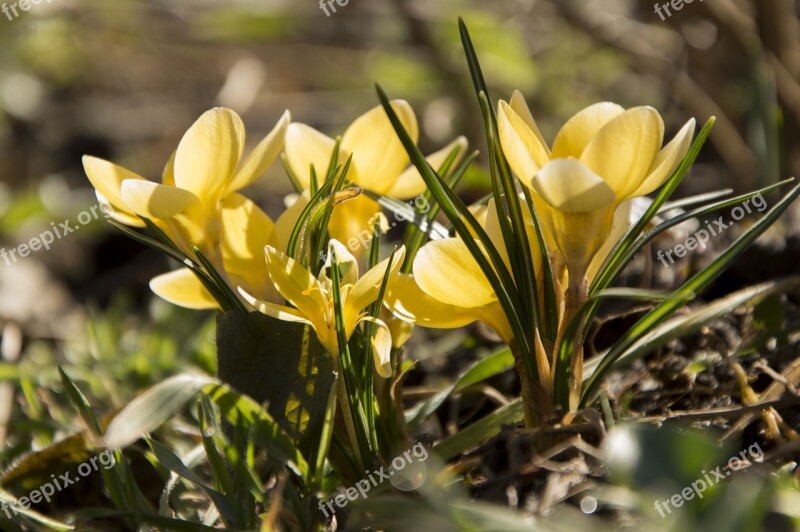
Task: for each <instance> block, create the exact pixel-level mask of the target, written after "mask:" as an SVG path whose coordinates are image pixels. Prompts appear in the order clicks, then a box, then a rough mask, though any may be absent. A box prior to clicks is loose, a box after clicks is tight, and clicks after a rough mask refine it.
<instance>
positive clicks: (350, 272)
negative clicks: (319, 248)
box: [325, 238, 358, 286]
mask: <svg viewBox="0 0 800 532" xmlns="http://www.w3.org/2000/svg"><path fill="white" fill-rule="evenodd" d="M334 258H336V264H337V265H338V266H339V269H340V271H344V274H343V276H342V278H341V282H342V286H344V285H347V284H350V285H352V284H354V283H355V282H356V281H357V280H358V260H357V259H356V258H355V257H354V256H353V254H352V253H350V251H349V250H348V249H347V248H346V247H345V245H344V244H342V243H341V242H339V241H338V240H336V239H335V238H331V240H330V242H328V256H327V257H326V259H325V268H326V269H327V268H330V267H331V266H332V265H333V259H334Z"/></svg>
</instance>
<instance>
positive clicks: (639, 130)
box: [497, 91, 695, 284]
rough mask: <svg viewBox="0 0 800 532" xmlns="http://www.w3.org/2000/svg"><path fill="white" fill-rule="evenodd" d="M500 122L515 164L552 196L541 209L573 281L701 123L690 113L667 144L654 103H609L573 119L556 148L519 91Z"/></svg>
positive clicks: (530, 183) (668, 171)
mask: <svg viewBox="0 0 800 532" xmlns="http://www.w3.org/2000/svg"><path fill="white" fill-rule="evenodd" d="M497 122H498V133H499V137H500V142H501V145H502V147H503V151H504V153H505V155H506V158H507V159H508V162H509V164H510V165H511V168H512V170H513V171H514V173H515V174H516V175H517V177H518V178H519V179H520V180H521V181H522V183H523V184H524V185H526V186H527V187H529V188H531V189H532V190H533V191H534V192H535V194H536V195H538V196H539V197H541V198H542V199H543V200H544V201H545V202H546V206H545V208H544V209H543V210H544V212H543V213H542V212H540V215H541V216H542V218H543V220H544V222H545V223H546V224H547V225H548V227H549V228H550V231H551V233H552V234H553V237H554V239H555V242H556V244H557V246H558V248H559V250H560V251H561V254H562V256H563V259H564V262H565V263H566V266H567V270H568V271H569V274H570V277H571V278H572V280H571V281H570V284H573V282H580V281H581V280H582V279H583V277H584V276H585V274H586V270H587V268H588V267H589V264H590V262H591V261H592V259H593V257H594V256H595V255H596V254H597V252H598V250H599V249H600V248H601V246H603V244H604V243H605V242H606V240H607V239H608V237H609V234H610V232H611V227H612V221H613V218H614V211H615V210H616V209H617V207H618V206H619V205H620V204H621V203H622V202H623V201H625V200H627V199H630V198H634V197H638V196H644V195H646V194H649V193H650V192H652V191H654V190H655V189H657V188H658V187H660V186H661V184H662V183H664V181H665V180H666V179H667V178H669V176H670V175H672V173H673V172H674V171H675V169H676V168H677V166H678V165H679V164H680V162H681V160H682V159H683V158H684V156H685V155H686V153H687V151H688V150H689V147H690V145H691V141H692V137H693V135H694V129H695V121H694V119H691V120H689V121H688V122H687V123H686V125H684V126H683V128H682V129H681V130H680V131H679V132H678V134H677V135H676V136H675V138H674V139H672V141H670V142H669V143H668V144H667V145H666V146H664V147H663V149H662V142H663V139H664V122H663V120H662V119H661V116H660V115H659V113H658V112H657V111H656V110H655V109H653V108H652V107H634V108H632V109H628V110H625V109H623V108H622V107H620V106H619V105H616V104H613V103H608V102H604V103H598V104H595V105H592V106H590V107H587V108H586V109H584V110H582V111H580V112H579V113H578V114H576V115H575V116H573V117H572V118H571V119H570V120H569V121H567V123H566V124H565V125H564V127H563V128H561V131H559V133H558V135H557V136H556V139H555V141H554V143H553V148H552V151H551V150H550V148H548V146H547V143H546V142H545V141H544V138H543V137H542V134H541V132H540V131H539V128H538V127H537V125H536V122H535V121H534V119H533V116H532V115H531V112H530V109H529V108H528V106H527V104H526V103H525V99H524V98H523V97H522V95H521V94H520V93H519V92H518V91H515V92H514V94H513V96H512V97H511V100H510V102H509V103H506V102H504V101H502V100H501V101H500V102H499V104H498V109H497ZM537 209H538V205H537Z"/></svg>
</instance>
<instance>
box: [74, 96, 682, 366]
mask: <svg viewBox="0 0 800 532" xmlns="http://www.w3.org/2000/svg"><path fill="white" fill-rule="evenodd" d="M391 109H392V110H393V111H394V114H395V115H396V117H397V118H398V119H399V121H400V123H401V125H402V126H403V128H404V129H405V131H406V133H407V135H408V137H410V139H411V140H412V141H413V142H414V143H416V141H417V138H418V135H419V129H418V125H417V120H416V117H415V114H414V111H413V110H412V109H411V107H410V105H409V104H408V103H407V102H405V101H402V100H395V101H392V102H391ZM386 112H387V111H386V110H385V109H384V108H382V107H381V106H378V107H375V108H373V109H371V110H370V111H368V112H367V113H365V114H364V115H362V116H360V117H359V118H357V119H356V120H355V121H354V122H353V123H352V124H351V125H350V126H349V127H348V128H347V130H346V131H345V132H344V133H343V134H342V135H341V137H337V138H335V139H334V138H331V137H329V136H327V135H325V134H323V133H321V132H319V131H317V130H315V129H313V128H312V127H310V126H308V125H305V124H301V123H296V122H291V118H290V115H289V112H288V111H287V112H286V113H285V114H284V115H283V116H282V117H281V119H280V120H279V121H278V123H277V124H276V125H275V127H274V128H273V129H272V131H270V133H269V134H268V135H267V136H266V137H265V138H264V139H263V140H261V141H260V142H259V143H258V144H257V145H256V147H255V148H254V149H253V151H252V152H251V153H250V154H249V155H248V156H247V157H246V158H242V154H243V151H244V146H245V130H244V126H243V124H242V120H241V119H240V118H239V116H238V115H237V114H236V113H234V112H233V111H231V110H229V109H222V108H216V109H212V110H210V111H208V112H206V113H205V114H203V115H202V116H201V117H200V118H199V119H198V120H197V122H195V124H194V125H193V126H192V127H191V128H190V129H189V130H188V131H187V132H186V134H185V135H184V137H183V139H182V140H181V141H180V144H179V145H178V148H177V150H176V151H175V153H174V155H173V156H172V157H171V158H170V160H169V162H168V163H167V165H166V167H165V169H164V172H163V175H162V180H161V183H160V184H158V183H155V182H152V181H149V180H147V179H145V178H143V177H141V176H139V175H138V174H135V173H133V172H131V171H129V170H126V169H125V168H122V167H120V166H117V165H115V164H113V163H111V162H108V161H104V160H101V159H97V158H94V157H89V156H87V157H85V158H84V167H85V170H86V173H87V175H88V177H89V179H90V180H91V182H92V184H93V185H94V187H95V188H96V190H97V195H98V198H99V199H100V201H101V202H103V204H104V205H106V206H107V207H108V208H109V211H110V212H111V215H112V217H114V218H115V219H116V220H117V221H119V222H122V223H124V224H127V225H132V226H143V225H145V223H146V221H149V222H151V223H152V224H153V225H154V226H155V228H157V229H159V230H161V231H162V232H163V234H164V235H166V237H167V238H168V239H169V241H170V242H172V243H173V244H174V246H175V247H176V248H177V249H178V250H180V251H182V252H183V253H184V254H185V255H186V256H193V254H196V253H197V252H199V253H201V254H202V256H203V257H204V258H206V259H207V260H208V262H209V263H210V264H211V265H212V267H213V268H214V269H215V270H216V272H217V273H218V274H219V275H220V277H221V278H222V279H223V281H224V282H225V283H227V285H228V286H229V288H230V289H231V291H232V292H233V293H235V294H237V295H236V297H238V298H240V300H241V302H242V304H245V305H247V306H249V308H251V309H254V310H258V311H260V312H262V313H264V314H267V315H269V316H272V317H274V318H277V319H280V320H285V321H291V322H299V323H304V324H307V325H310V326H311V327H313V329H314V331H315V332H316V334H317V337H318V339H319V341H320V343H321V344H322V345H323V346H324V347H325V348H326V349H327V350H328V351H329V352H330V353H331V354H332V355H336V354H338V352H339V350H340V345H339V338H338V337H337V320H336V310H337V307H336V306H335V304H334V303H335V301H334V299H335V298H334V297H333V295H334V292H337V291H338V292H337V293H336V296H337V297H338V299H339V300H340V301H341V307H340V308H339V310H340V312H341V313H342V314H343V315H342V316H341V320H340V323H341V324H343V325H342V326H343V328H344V333H345V337H346V338H349V337H350V336H351V335H352V334H353V332H354V331H355V330H356V328H357V327H358V325H359V324H360V323H363V322H371V323H372V324H373V325H375V333H374V337H373V338H372V343H373V347H374V353H375V367H376V369H377V371H378V374H379V375H381V376H383V377H388V376H390V375H391V367H390V364H389V361H390V359H389V351H390V349H391V346H392V338H391V333H390V329H389V327H388V326H387V325H386V324H385V323H384V321H381V320H380V319H378V318H377V317H374V316H368V315H367V312H366V310H365V309H367V308H368V307H370V306H371V305H372V304H373V303H374V302H375V301H376V300H378V299H379V298H380V297H381V295H385V297H384V300H383V302H384V303H386V305H387V306H388V307H389V308H390V309H391V311H392V312H393V313H394V315H395V316H396V317H397V318H399V319H400V320H403V321H406V322H408V323H415V324H419V325H423V326H426V327H435V328H452V327H460V326H463V325H466V324H468V323H471V322H473V321H482V322H484V323H486V324H487V325H488V326H489V327H491V328H492V329H493V330H494V331H496V332H497V334H498V335H499V336H500V338H502V339H503V340H504V341H505V342H507V343H512V342H513V341H514V331H513V329H512V327H511V326H510V325H509V320H508V317H507V315H506V314H505V313H504V311H503V308H502V306H501V305H500V302H499V300H498V295H497V294H496V293H495V289H494V288H493V287H492V285H491V284H490V282H489V281H488V280H487V278H486V275H485V274H484V273H485V272H484V271H483V270H482V269H481V268H480V266H479V264H478V262H477V261H476V258H475V256H474V255H473V254H472V253H471V252H470V250H469V249H468V246H467V245H466V244H465V242H464V241H463V240H462V239H461V237H458V236H455V237H450V238H444V239H440V240H432V241H430V242H428V243H427V244H425V245H424V246H422V247H421V248H420V249H419V251H418V253H416V256H409V257H405V254H406V250H405V248H403V247H401V248H400V249H399V251H397V252H395V253H394V254H393V255H392V257H391V258H390V259H386V260H384V261H383V262H380V263H377V265H374V267H372V268H370V269H368V271H366V273H364V274H363V275H361V276H359V262H363V260H364V257H363V250H359V251H357V252H356V253H355V254H353V253H351V252H350V251H349V250H348V249H347V248H346V247H345V246H344V245H342V244H341V242H347V241H348V240H349V239H350V238H352V237H353V236H354V235H356V234H359V233H360V232H362V231H363V230H364V229H365V228H372V227H374V226H376V224H377V225H379V224H381V223H382V222H381V220H382V217H383V215H382V214H381V206H380V205H379V203H378V202H377V201H375V200H374V199H373V198H374V197H376V195H377V196H382V197H385V198H390V199H395V200H407V199H409V198H413V197H415V196H418V195H420V194H422V193H424V192H425V191H426V183H425V181H424V179H423V178H422V176H421V175H420V173H419V171H418V170H417V168H416V167H414V166H411V165H410V160H409V155H408V154H407V151H406V149H405V147H404V146H403V144H402V143H401V141H400V140H399V139H398V137H397V135H396V133H395V130H394V128H393V125H392V123H391V122H390V119H389V117H388V116H387V114H386ZM496 113H497V133H498V137H499V141H500V145H501V146H502V151H503V153H504V155H505V158H506V160H507V161H508V164H509V166H510V168H511V169H512V170H513V172H514V174H516V176H517V178H518V180H519V183H521V186H522V187H525V189H527V190H524V189H522V188H520V189H519V194H518V197H517V198H514V201H519V202H520V203H521V204H525V201H526V199H525V198H526V195H527V197H529V198H530V199H531V200H532V204H533V205H534V206H535V212H537V213H538V217H539V218H540V219H541V220H542V224H541V227H542V232H543V237H544V242H545V244H546V245H545V249H544V250H542V248H541V246H540V245H539V244H538V241H537V233H536V229H535V227H536V225H535V221H534V219H533V216H534V214H533V213H534V209H522V211H523V213H524V215H525V218H524V225H525V230H526V232H527V235H526V238H527V240H528V244H529V245H528V247H529V249H530V250H531V256H530V261H531V264H532V268H533V271H534V274H535V277H536V282H537V283H541V282H542V279H541V273H542V270H543V267H542V264H543V260H544V259H547V260H548V261H550V263H552V264H553V265H554V266H553V271H554V276H555V279H556V283H557V286H559V287H565V288H563V289H562V290H561V292H560V294H559V296H560V297H561V304H562V311H561V319H560V320H559V322H560V323H561V324H562V325H563V323H564V321H565V320H566V318H568V317H569V314H570V312H571V311H570V308H571V307H570V297H569V294H570V293H574V292H576V291H577V292H579V293H580V292H585V286H586V283H587V282H588V280H590V279H591V278H592V276H593V275H594V274H595V273H596V271H597V268H598V267H599V265H600V263H601V262H602V261H603V259H604V258H605V256H606V254H607V253H608V251H609V249H610V248H611V246H613V244H614V243H615V242H616V241H617V240H618V239H619V237H620V235H621V234H623V233H624V232H625V231H626V230H627V229H628V227H629V226H630V223H631V220H630V217H631V215H630V211H631V210H630V200H632V199H633V198H636V197H639V196H643V195H645V194H648V193H650V192H652V191H654V190H656V189H657V188H658V187H659V186H661V184H662V183H663V182H664V181H665V180H666V179H667V178H668V177H669V176H670V175H671V174H672V173H673V171H674V170H675V169H676V167H677V165H678V164H679V163H680V162H681V160H682V159H683V158H684V156H685V155H686V153H687V151H688V148H689V146H690V144H691V141H692V137H693V133H694V128H695V123H694V120H690V121H689V122H688V123H687V124H686V125H685V126H684V127H683V128H682V129H681V130H680V131H679V132H678V134H677V135H676V136H675V138H674V139H673V140H671V141H670V142H669V143H668V144H667V145H666V146H664V147H662V143H663V136H664V124H663V121H662V119H661V117H660V115H659V114H658V112H657V111H655V110H654V109H652V108H650V107H635V108H632V109H629V110H625V109H623V108H621V107H620V106H618V105H615V104H611V103H599V104H596V105H592V106H590V107H588V108H587V109H584V110H583V111H581V112H579V113H578V114H577V115H575V116H574V117H573V118H571V119H570V120H569V121H568V122H567V123H566V124H565V125H564V127H563V128H562V129H561V131H560V132H559V133H558V135H557V136H556V138H555V141H554V142H553V144H552V148H551V147H549V146H548V144H547V143H546V142H545V140H544V138H543V136H542V134H541V132H540V131H539V128H538V127H537V125H536V122H535V121H534V119H533V116H532V114H531V112H530V110H529V108H528V106H527V104H526V103H525V100H524V98H523V97H522V95H521V94H520V93H519V92H515V93H514V94H513V96H512V97H511V99H510V101H509V102H505V101H500V102H499V104H498V106H497V111H496ZM465 147H466V141H465V140H464V139H463V138H458V139H456V140H455V141H454V142H453V143H451V144H450V145H449V146H446V147H444V148H443V149H442V150H440V151H438V152H436V153H434V154H432V155H431V156H430V157H429V158H428V164H429V165H430V166H431V167H432V168H434V169H436V168H438V167H440V166H441V165H443V164H445V162H446V161H447V160H448V158H449V159H450V160H451V162H452V159H453V157H454V155H453V154H455V158H457V159H459V160H460V157H461V156H462V155H463V152H464V151H465ZM281 152H283V156H284V159H285V162H286V166H287V169H288V171H289V174H290V177H291V178H292V181H293V183H294V184H295V186H296V188H297V189H298V190H297V194H294V195H293V197H292V199H291V200H290V201H289V206H288V208H287V209H286V210H285V212H283V213H282V214H281V215H280V216H279V217H278V218H277V219H276V220H275V221H273V220H272V219H270V218H269V217H268V216H267V215H266V214H265V213H264V212H263V211H262V210H261V209H260V208H259V207H258V206H257V205H256V204H255V203H253V201H251V200H250V199H248V198H247V197H245V196H244V195H242V194H241V193H240V191H241V190H242V189H243V188H245V187H246V186H248V185H250V184H251V183H253V182H254V181H255V180H256V179H257V178H259V177H260V176H261V175H262V174H263V173H264V172H265V170H266V169H267V168H268V167H269V166H270V165H271V164H272V162H273V161H274V159H275V158H276V157H277V156H278V155H279V154H280V153H281ZM345 160H346V161H347V163H346V164H344V165H342V164H339V165H338V166H337V169H342V175H341V179H342V181H343V182H344V183H345V184H346V186H347V187H348V190H350V191H351V193H349V194H344V196H345V197H344V198H343V199H342V200H338V201H335V202H333V204H334V205H335V206H334V207H333V209H332V211H330V213H329V218H328V223H327V227H326V228H324V231H323V232H324V233H325V234H326V235H327V236H326V237H325V238H326V239H327V240H326V242H325V243H324V249H325V250H327V251H326V252H325V253H322V256H324V257H327V259H326V260H325V263H324V264H321V265H319V267H318V268H315V265H314V264H313V263H312V264H309V262H308V260H307V259H305V258H303V257H300V256H297V255H296V252H295V249H294V248H293V247H292V246H291V245H290V241H291V240H292V235H293V234H294V235H295V236H297V233H298V232H300V233H302V232H303V231H305V227H303V228H302V230H300V231H298V227H297V225H298V224H302V223H307V220H308V218H307V217H306V218H305V221H304V220H303V219H301V218H302V215H303V213H305V212H307V211H308V209H309V203H311V201H312V198H313V197H315V194H316V192H317V191H318V190H319V189H320V188H321V187H324V186H326V183H330V182H331V181H332V180H333V176H334V174H335V172H332V170H333V169H332V166H333V165H334V164H335V163H336V162H339V163H341V162H343V161H345ZM364 190H366V191H370V192H371V193H373V194H370V195H367V194H365V193H361V192H362V191H364ZM523 192H524V194H523ZM496 199H497V198H493V199H490V200H489V201H488V203H484V204H479V205H475V206H473V207H472V208H471V212H472V214H473V215H474V216H475V218H476V219H477V220H478V221H479V223H480V225H481V227H482V228H483V230H484V231H485V232H486V234H487V235H488V236H489V239H490V241H491V243H492V244H493V245H494V246H495V248H496V249H497V250H498V252H499V254H500V256H501V257H502V260H503V261H504V262H505V264H506V266H507V267H508V269H509V271H511V270H512V268H511V267H510V265H509V253H508V250H507V248H506V246H507V243H506V242H504V240H503V232H502V230H501V226H502V224H503V222H504V221H505V220H503V217H507V216H508V214H507V213H506V212H505V209H500V208H498V204H497V202H496ZM506 201H507V199H506ZM312 207H313V206H312ZM476 244H477V245H479V246H481V245H482V244H481V242H480V241H479V240H478V239H477V238H476ZM543 251H544V252H543ZM293 254H294V255H293ZM404 259H407V261H408V262H409V264H411V268H409V270H410V272H409V273H400V266H401V265H402V264H403V262H404ZM312 262H313V261H312ZM373 264H374V263H373ZM331 268H338V270H337V277H338V276H341V278H340V279H339V281H338V282H336V283H334V282H333V281H332V278H331V275H330V273H331V271H330V270H331ZM384 282H386V286H387V287H388V289H386V290H385V294H383V292H382V291H381V287H382V286H384ZM150 285H151V288H152V289H153V291H154V292H155V293H156V294H158V295H159V296H161V297H162V298H164V299H166V300H168V301H171V302H173V303H175V304H178V305H182V306H185V307H189V308H198V309H200V308H215V307H218V306H219V304H218V302H217V300H216V299H215V298H214V297H213V295H212V294H211V293H209V291H208V290H207V288H206V286H205V285H204V284H203V283H202V282H201V281H200V279H199V278H198V277H197V276H196V275H195V272H194V271H193V270H192V269H191V268H188V267H187V268H181V269H178V270H175V271H172V272H169V273H166V274H163V275H160V276H158V277H156V278H155V279H153V280H152V281H151V283H150ZM564 301H566V309H564V308H563V306H564ZM573 306H574V305H573ZM572 310H574V309H572ZM393 319H394V318H393ZM395 345H397V342H395Z"/></svg>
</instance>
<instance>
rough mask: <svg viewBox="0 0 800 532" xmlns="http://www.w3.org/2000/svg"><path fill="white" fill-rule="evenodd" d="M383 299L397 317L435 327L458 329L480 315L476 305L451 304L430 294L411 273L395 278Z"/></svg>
mask: <svg viewBox="0 0 800 532" xmlns="http://www.w3.org/2000/svg"><path fill="white" fill-rule="evenodd" d="M384 302H385V303H386V306H388V307H389V309H390V310H391V311H392V312H393V313H394V314H395V315H396V316H397V317H398V318H400V319H402V320H404V321H408V322H414V323H417V324H419V325H422V326H424V327H432V328H435V329H455V328H457V327H463V326H464V325H468V324H470V323H472V322H473V321H475V320H477V319H479V316H478V313H477V311H476V309H472V308H469V309H465V308H459V307H456V306H453V305H448V304H446V303H442V302H441V301H439V300H438V299H434V298H433V297H431V296H429V295H428V294H426V293H425V292H423V291H422V289H420V287H419V286H418V285H417V282H416V281H415V280H414V277H412V276H411V275H410V274H403V273H401V274H399V275H398V276H397V277H396V278H395V280H394V281H393V282H392V284H390V285H389V287H388V288H387V290H386V297H385V298H384Z"/></svg>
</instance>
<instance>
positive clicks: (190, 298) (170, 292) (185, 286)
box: [150, 268, 219, 309]
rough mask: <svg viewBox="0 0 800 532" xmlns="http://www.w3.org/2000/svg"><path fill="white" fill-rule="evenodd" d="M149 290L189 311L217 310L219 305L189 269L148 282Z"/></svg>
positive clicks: (176, 271) (160, 276) (172, 272)
mask: <svg viewBox="0 0 800 532" xmlns="http://www.w3.org/2000/svg"><path fill="white" fill-rule="evenodd" d="M150 289H151V290H152V291H153V293H155V294H156V295H157V296H158V297H160V298H162V299H165V300H167V301H169V302H170V303H172V304H174V305H178V306H180V307H184V308H191V309H210V308H218V307H219V304H218V303H217V301H216V300H215V299H214V297H213V296H212V295H211V294H210V293H209V292H208V290H206V287H205V286H203V283H201V282H200V280H199V279H198V278H197V276H196V275H195V274H194V273H192V271H191V270H190V269H189V268H180V269H178V270H175V271H171V272H169V273H164V274H161V275H159V276H157V277H154V278H153V279H151V280H150Z"/></svg>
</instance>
